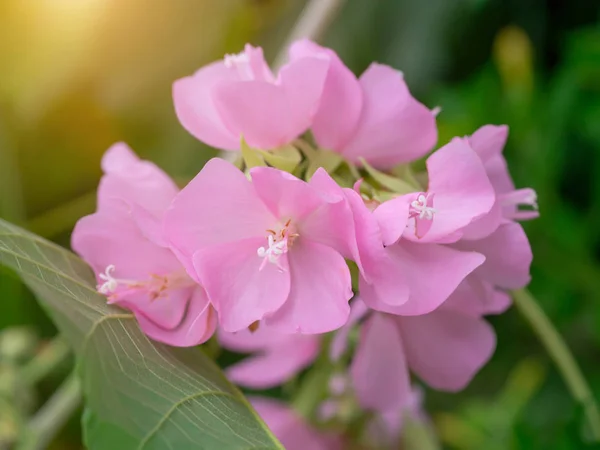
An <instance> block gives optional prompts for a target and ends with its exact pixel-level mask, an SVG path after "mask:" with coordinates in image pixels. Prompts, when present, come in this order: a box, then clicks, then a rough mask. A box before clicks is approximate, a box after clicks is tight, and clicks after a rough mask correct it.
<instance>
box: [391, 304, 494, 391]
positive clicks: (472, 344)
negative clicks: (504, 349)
mask: <svg viewBox="0 0 600 450" xmlns="http://www.w3.org/2000/svg"><path fill="white" fill-rule="evenodd" d="M398 321H399V323H400V329H401V334H402V339H403V342H404V350H405V352H406V357H407V360H408V366H409V367H410V369H411V370H412V371H414V372H415V373H416V374H417V375H418V376H419V377H420V378H421V379H422V380H423V381H425V382H426V383H427V384H429V385H430V386H431V387H433V388H434V389H440V390H445V391H459V390H461V389H463V388H464V387H465V386H466V385H467V384H468V383H469V382H470V381H471V379H472V378H473V376H474V375H475V374H476V373H477V372H478V371H479V369H481V367H483V365H484V364H485V363H486V362H487V361H488V360H489V359H490V357H491V356H492V354H493V353H494V349H495V347H496V336H495V334H494V331H493V329H492V327H491V326H490V325H489V324H487V323H486V322H485V320H483V319H480V318H477V317H473V316H470V315H466V314H462V313H460V312H455V311H447V310H445V309H439V310H437V311H434V312H432V313H430V314H425V315H421V316H415V317H401V318H398Z"/></svg>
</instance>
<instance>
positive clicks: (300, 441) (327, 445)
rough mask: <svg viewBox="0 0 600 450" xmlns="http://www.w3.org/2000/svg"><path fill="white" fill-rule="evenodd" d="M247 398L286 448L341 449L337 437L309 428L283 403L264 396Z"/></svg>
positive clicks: (292, 449) (289, 449)
mask: <svg viewBox="0 0 600 450" xmlns="http://www.w3.org/2000/svg"><path fill="white" fill-rule="evenodd" d="M249 400H250V403H251V404H252V406H253V407H254V409H255V410H256V412H257V413H258V414H259V415H260V417H261V418H262V419H263V420H264V421H265V423H266V424H267V425H268V426H269V428H270V429H271V431H272V432H273V434H274V435H275V437H277V439H279V441H280V442H281V443H282V444H283V447H284V448H286V449H287V450H308V449H310V450H341V448H342V447H341V445H340V442H339V441H338V439H336V438H335V437H333V436H331V435H326V434H323V433H319V432H318V431H317V430H315V429H313V428H311V427H310V426H309V425H308V424H307V423H305V422H304V420H303V419H302V418H301V417H300V416H299V415H298V414H296V413H295V412H294V411H293V410H292V409H291V408H289V407H288V406H287V405H285V404H284V403H282V402H280V401H277V400H273V399H268V398H266V397H250V399H249Z"/></svg>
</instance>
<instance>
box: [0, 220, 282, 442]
mask: <svg viewBox="0 0 600 450" xmlns="http://www.w3.org/2000/svg"><path fill="white" fill-rule="evenodd" d="M0 262H1V263H2V264H5V265H7V266H9V267H12V268H13V269H14V270H16V271H17V272H18V273H19V274H20V275H21V277H22V278H23V280H24V281H25V283H26V284H27V285H28V286H29V287H30V288H31V289H32V290H33V291H34V292H35V294H36V295H37V296H38V298H39V299H40V301H41V302H42V304H43V305H44V306H45V307H46V309H47V310H48V311H49V313H50V315H51V316H52V318H53V319H54V321H55V322H56V324H57V325H58V327H59V328H60V330H61V332H62V333H63V335H64V336H65V337H66V338H67V339H68V340H69V342H70V343H71V344H72V345H73V348H74V349H75V351H76V352H77V354H78V356H79V373H80V375H81V379H82V386H83V391H84V396H85V399H86V405H87V410H86V414H85V416H84V432H85V436H86V445H87V447H88V448H90V449H92V450H97V449H98V450H100V449H111V450H114V449H136V448H138V449H161V450H162V449H192V448H194V449H219V450H221V449H258V448H260V449H281V448H283V447H281V444H279V443H278V442H277V440H276V439H275V438H274V437H273V435H272V434H271V433H270V431H269V430H268V428H267V427H266V426H265V425H264V423H263V422H262V421H261V420H260V418H259V417H258V416H257V415H256V413H255V412H254V410H253V409H252V408H251V406H250V405H249V404H248V402H247V401H246V399H245V398H244V397H243V395H242V394H241V393H240V392H239V391H238V390H237V389H236V388H235V387H234V386H233V385H231V384H230V383H229V382H228V381H227V380H226V379H225V377H224V376H223V374H222V373H221V371H220V370H219V368H218V367H217V366H216V365H215V364H214V363H213V362H212V361H211V360H210V359H209V358H207V357H206V356H205V355H204V354H203V353H202V352H201V351H200V350H198V349H177V348H171V347H168V346H165V345H161V344H158V343H155V342H152V341H150V340H148V339H147V338H146V336H145V335H144V334H143V333H142V332H141V331H140V329H139V328H138V326H137V323H136V321H135V320H134V318H133V316H132V315H131V314H129V313H127V312H125V311H123V310H121V309H119V308H116V307H113V306H109V305H107V304H106V301H105V298H103V297H102V296H101V295H99V294H98V293H97V292H96V290H95V288H94V285H95V283H94V277H93V275H92V273H91V271H90V270H89V268H88V267H87V266H86V264H85V263H84V262H83V261H82V260H80V259H79V258H78V257H77V256H75V255H74V254H72V253H71V252H69V251H67V250H65V249H63V248H61V247H59V246H57V245H54V244H52V243H51V242H48V241H45V240H44V239H42V238H40V237H37V236H35V235H33V234H31V233H28V232H26V231H24V230H22V229H20V228H18V227H16V226H14V225H12V224H9V223H7V222H5V221H2V220H0Z"/></svg>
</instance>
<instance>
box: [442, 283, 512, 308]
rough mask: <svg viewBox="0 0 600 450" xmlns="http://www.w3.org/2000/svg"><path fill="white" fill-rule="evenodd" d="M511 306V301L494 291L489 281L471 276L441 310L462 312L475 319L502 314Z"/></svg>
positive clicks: (459, 286) (460, 285) (461, 284)
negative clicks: (486, 315)
mask: <svg viewBox="0 0 600 450" xmlns="http://www.w3.org/2000/svg"><path fill="white" fill-rule="evenodd" d="M509 306H510V298H509V301H508V302H507V301H506V298H505V297H504V296H503V295H501V293H500V292H498V291H495V290H494V286H492V285H491V284H490V283H488V282H487V281H484V280H482V279H481V278H480V277H478V276H477V275H476V274H471V275H469V276H468V277H467V278H465V279H464V280H463V282H462V283H460V284H459V285H458V287H457V288H456V290H455V291H454V292H453V293H452V295H451V296H450V297H449V298H448V300H446V301H445V302H444V304H442V306H440V308H443V309H448V310H452V311H458V312H462V313H463V314H467V315H471V316H473V317H481V316H483V315H485V314H500V313H502V312H504V310H506V308H508V307H509Z"/></svg>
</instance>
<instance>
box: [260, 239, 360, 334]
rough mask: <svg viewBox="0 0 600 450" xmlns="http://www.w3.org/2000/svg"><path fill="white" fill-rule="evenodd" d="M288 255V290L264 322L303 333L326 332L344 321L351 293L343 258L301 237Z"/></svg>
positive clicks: (348, 309)
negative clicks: (280, 302)
mask: <svg viewBox="0 0 600 450" xmlns="http://www.w3.org/2000/svg"><path fill="white" fill-rule="evenodd" d="M288 257H289V266H290V272H291V278H292V282H291V288H290V294H289V297H288V299H287V301H286V302H285V304H284V305H283V306H282V307H281V308H280V309H279V310H278V311H277V312H276V313H275V314H273V315H272V316H271V317H269V318H268V323H269V324H270V325H272V326H273V327H274V328H276V329H278V330H281V331H282V332H286V333H296V332H299V333H304V334H316V333H326V332H328V331H332V330H336V329H338V328H339V327H341V326H342V325H344V323H346V320H348V315H349V314H350V307H349V306H348V301H349V300H350V298H351V297H352V295H353V294H352V285H351V284H352V283H351V279H350V271H349V270H348V266H347V265H346V261H345V260H344V258H343V257H342V256H341V255H340V254H339V253H337V252H336V251H335V250H333V249H331V248H330V247H326V246H324V245H321V244H318V243H316V242H311V241H306V240H303V239H302V238H301V237H300V238H299V239H298V240H297V241H296V242H294V245H293V247H292V248H291V249H290V251H289V253H288Z"/></svg>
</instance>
